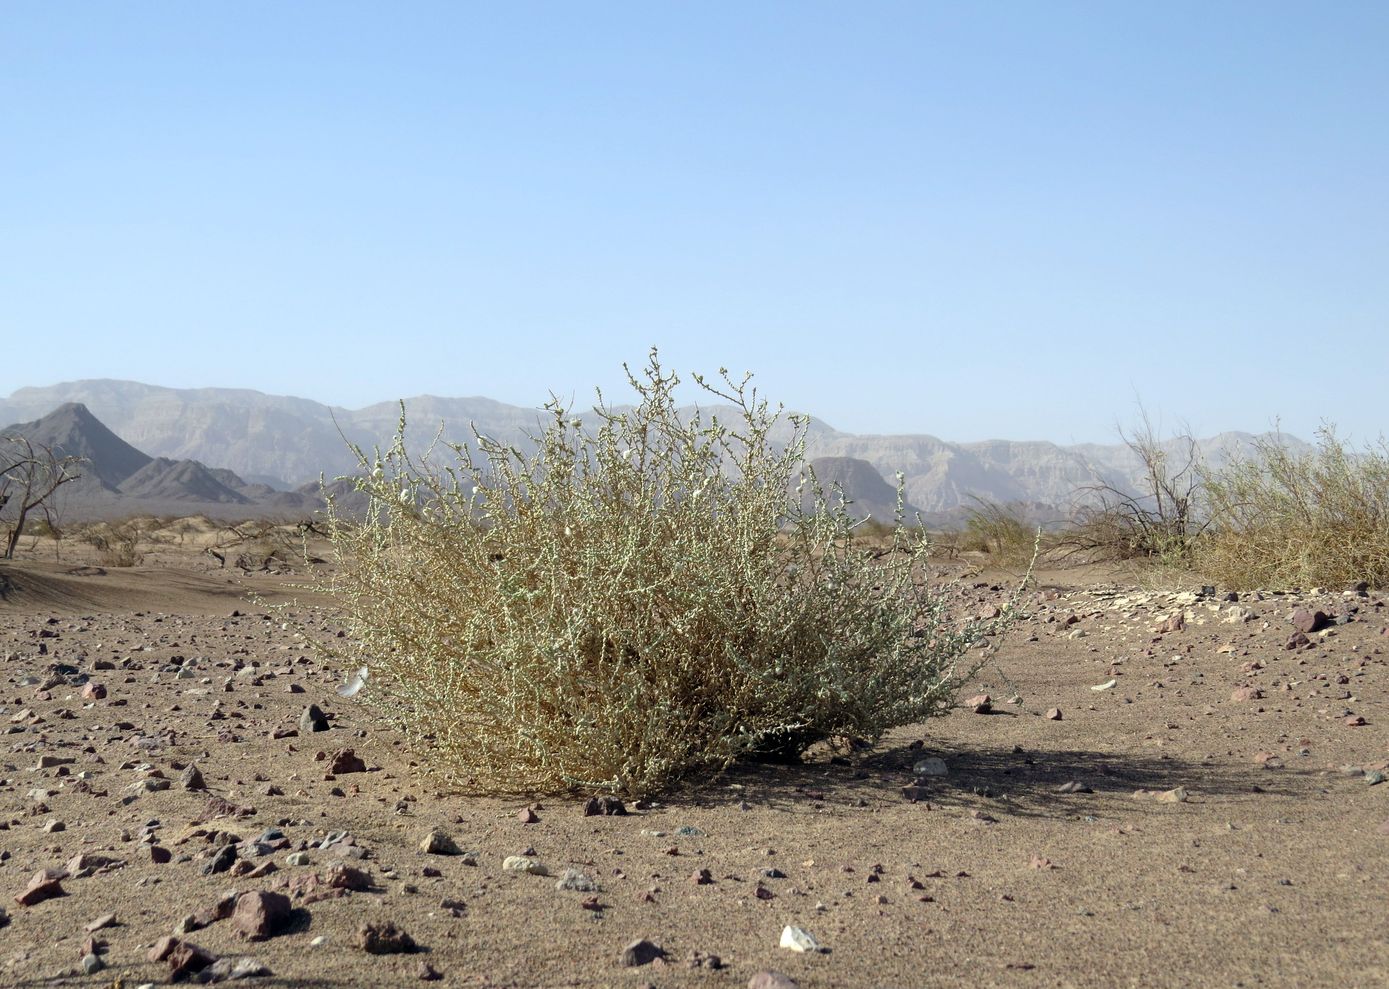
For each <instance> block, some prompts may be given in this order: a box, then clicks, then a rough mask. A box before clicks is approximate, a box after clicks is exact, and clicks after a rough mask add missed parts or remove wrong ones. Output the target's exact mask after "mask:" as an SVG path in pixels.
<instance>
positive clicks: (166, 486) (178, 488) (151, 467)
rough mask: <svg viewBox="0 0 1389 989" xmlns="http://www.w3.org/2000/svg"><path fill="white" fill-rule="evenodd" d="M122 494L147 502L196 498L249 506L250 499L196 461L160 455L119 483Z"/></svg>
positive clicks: (193, 499) (217, 502) (213, 502)
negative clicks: (173, 458) (171, 458)
mask: <svg viewBox="0 0 1389 989" xmlns="http://www.w3.org/2000/svg"><path fill="white" fill-rule="evenodd" d="M120 490H121V494H123V495H126V496H128V497H131V498H139V499H142V500H145V499H147V500H150V501H199V502H210V503H212V504H217V505H249V504H250V503H251V499H249V498H247V497H246V496H245V495H243V494H241V493H240V492H238V491H234V490H232V489H231V488H230V487H228V486H227V485H225V484H223V483H222V482H221V481H219V480H217V478H215V477H213V476H212V472H211V471H209V470H208V469H207V468H206V467H204V466H203V465H202V464H200V463H198V462H197V461H196V460H170V459H168V458H167V457H159V458H157V459H155V460H151V461H150V462H149V463H148V464H146V465H145V466H144V467H142V468H141V469H140V470H138V471H136V472H135V473H134V474H132V475H130V477H128V478H126V479H125V480H124V481H123V482H121V486H120Z"/></svg>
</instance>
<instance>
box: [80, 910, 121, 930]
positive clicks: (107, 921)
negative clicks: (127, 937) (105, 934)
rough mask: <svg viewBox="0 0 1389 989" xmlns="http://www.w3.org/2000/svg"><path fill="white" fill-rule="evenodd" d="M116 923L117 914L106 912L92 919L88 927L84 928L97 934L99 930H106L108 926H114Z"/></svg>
mask: <svg viewBox="0 0 1389 989" xmlns="http://www.w3.org/2000/svg"><path fill="white" fill-rule="evenodd" d="M115 925H116V915H115V914H113V913H104V914H102V915H101V916H100V917H98V918H97V919H96V920H93V921H91V922H90V923H89V924H87V926H86V927H84V928H82V929H83V930H84V931H86V932H87V933H88V934H95V933H96V932H97V931H101V930H105V929H106V928H108V927H114V926H115Z"/></svg>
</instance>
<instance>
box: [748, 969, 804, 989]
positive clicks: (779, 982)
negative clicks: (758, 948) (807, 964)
mask: <svg viewBox="0 0 1389 989" xmlns="http://www.w3.org/2000/svg"><path fill="white" fill-rule="evenodd" d="M748 989H801V984H800V983H799V982H797V981H796V980H795V979H793V978H791V976H789V975H785V974H783V973H781V972H758V973H757V974H756V975H754V976H753V977H752V978H750V979H748Z"/></svg>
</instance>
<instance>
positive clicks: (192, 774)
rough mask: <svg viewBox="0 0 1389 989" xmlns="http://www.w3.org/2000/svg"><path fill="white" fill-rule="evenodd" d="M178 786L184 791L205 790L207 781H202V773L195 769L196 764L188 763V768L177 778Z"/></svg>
mask: <svg viewBox="0 0 1389 989" xmlns="http://www.w3.org/2000/svg"><path fill="white" fill-rule="evenodd" d="M178 785H179V786H181V787H183V788H184V789H185V790H206V789H207V781H206V780H204V779H203V772H202V770H201V769H199V768H198V767H197V764H196V763H192V762H190V763H189V764H188V767H187V768H186V769H184V771H183V773H182V774H181V775H180V776H179V778H178Z"/></svg>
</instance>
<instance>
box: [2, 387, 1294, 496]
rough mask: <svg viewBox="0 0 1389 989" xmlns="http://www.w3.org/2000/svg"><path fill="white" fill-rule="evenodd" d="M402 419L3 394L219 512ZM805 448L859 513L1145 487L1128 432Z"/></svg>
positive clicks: (821, 441)
mask: <svg viewBox="0 0 1389 989" xmlns="http://www.w3.org/2000/svg"><path fill="white" fill-rule="evenodd" d="M405 404H406V410H407V414H408V420H409V430H408V432H407V440H408V443H409V445H410V446H411V447H412V448H413V449H423V447H424V446H425V445H427V444H428V442H429V441H430V440H432V439H433V438H434V437H435V435H436V434H439V433H440V431H441V429H442V436H443V438H444V439H446V440H453V441H457V442H466V441H468V440H469V439H471V437H472V432H471V427H474V426H475V427H476V428H477V429H478V430H479V431H481V432H482V433H484V434H485V435H488V436H491V437H493V438H494V439H497V440H500V441H503V442H506V443H511V444H515V445H518V446H522V447H525V446H527V445H528V444H527V435H528V434H529V433H535V432H537V431H539V429H540V428H542V427H543V421H542V413H541V412H539V411H538V410H536V409H526V408H521V407H518V406H513V405H506V404H503V403H501V402H496V401H493V400H491V399H487V398H440V397H437V396H432V395H423V396H418V397H416V398H412V399H407V400H406V403H405ZM718 411H722V412H724V413H725V414H726V413H727V412H728V411H729V410H726V409H725V410H718ZM399 417H400V406H399V404H398V403H395V402H383V403H380V404H377V405H371V406H367V407H366V408H364V409H356V410H352V409H343V408H336V407H332V406H327V405H323V404H321V403H318V402H314V401H311V400H309V399H304V398H293V397H286V396H275V395H265V394H262V393H261V392H256V391H250V390H245V389H226V388H197V389H178V388H163V387H158V386H155V385H146V384H140V383H138V382H133V381H113V380H108V379H97V380H90V381H74V382H67V383H64V384H58V385H52V386H48V387H42V388H21V389H20V390H18V391H16V392H15V393H14V394H13V395H11V396H10V397H9V398H6V399H0V423H4V422H12V423H25V424H26V425H28V426H30V427H32V426H34V425H35V424H37V423H39V422H42V423H43V425H44V429H45V430H46V432H45V433H44V435H45V436H49V437H51V438H59V437H67V440H66V441H65V442H71V443H73V444H75V445H74V446H73V447H72V448H71V449H72V452H74V453H77V454H78V455H82V456H88V454H87V453H82V452H81V450H82V449H83V447H82V444H88V445H90V446H91V451H92V452H94V453H99V454H100V455H101V457H100V462H101V471H102V472H103V473H101V474H98V475H97V477H96V480H99V481H100V484H101V485H103V486H104V488H103V490H105V491H106V493H107V494H108V495H112V496H117V497H121V498H124V499H127V500H129V501H131V502H139V501H142V500H143V501H151V502H154V501H158V502H164V503H170V504H193V503H198V504H204V505H212V506H223V514H229V513H233V514H234V512H229V511H228V510H232V509H234V508H237V507H240V508H241V509H243V510H244V509H248V508H253V509H255V510H256V511H257V513H259V514H265V513H267V512H269V511H271V510H278V511H282V512H287V513H288V512H295V511H311V510H312V509H313V507H314V506H315V503H316V502H317V499H316V498H315V497H314V494H313V492H316V490H317V481H318V478H319V477H320V476H321V475H326V476H327V477H328V478H329V479H330V480H331V479H332V478H334V477H336V476H338V475H342V474H349V473H351V472H353V471H354V470H355V469H356V467H357V463H356V459H355V456H354V455H353V453H352V452H351V450H350V448H349V446H348V444H349V443H353V444H357V445H359V446H361V447H363V448H364V449H367V450H370V449H371V448H372V447H373V446H377V445H379V446H383V447H384V446H386V445H388V444H389V443H390V441H391V438H392V437H393V436H394V433H395V428H396V423H397V421H398V420H399ZM7 431H14V427H12V429H11V430H7ZM19 431H24V430H22V429H20V430H19ZM788 436H789V426H783V427H782V429H781V432H780V434H779V435H778V436H774V437H773V438H774V439H780V440H783V441H784V440H785V439H786V438H787V437H788ZM1256 439H1258V437H1256V436H1254V435H1251V434H1249V433H1222V434H1220V435H1217V436H1214V437H1211V438H1209V439H1204V440H1201V441H1200V444H1199V446H1200V449H1201V451H1202V453H1203V455H1204V456H1206V457H1207V458H1208V459H1210V460H1212V461H1213V462H1217V463H1218V462H1220V461H1221V460H1223V459H1225V458H1226V457H1228V456H1229V455H1230V454H1231V453H1243V452H1248V451H1249V450H1250V449H1252V446H1253V444H1254V442H1255V441H1256ZM1285 439H1286V438H1285ZM45 442H48V441H45ZM1289 442H1291V443H1293V444H1294V445H1295V446H1297V447H1300V448H1305V446H1306V445H1305V444H1302V443H1301V442H1300V441H1296V440H1292V441H1289ZM49 445H54V446H62V445H63V444H62V443H54V442H50V443H49ZM64 448H65V449H67V447H64ZM142 451H143V452H142ZM806 453H807V456H808V457H809V458H811V459H812V462H814V463H815V465H816V469H817V473H818V474H819V475H820V476H821V478H822V480H824V479H833V480H837V481H839V482H840V483H841V484H842V485H843V487H844V490H845V491H846V493H847V494H848V495H849V497H850V498H851V499H854V500H855V501H856V502H858V504H859V509H860V511H871V512H872V514H873V515H874V516H875V517H879V518H884V517H890V516H891V512H892V508H893V504H894V502H895V492H894V491H893V489H892V487H891V485H892V482H893V481H894V480H895V476H896V473H897V472H898V471H901V472H902V474H903V475H904V478H905V486H906V496H907V500H908V502H909V505H910V509H911V510H920V511H921V512H923V513H924V514H925V515H926V517H927V518H928V519H930V520H933V521H948V520H949V519H951V518H958V517H959V515H960V514H961V512H962V510H963V508H965V507H968V506H969V505H971V504H973V503H974V502H973V499H974V498H983V499H987V500H989V501H995V502H999V503H1014V504H1019V505H1025V506H1028V513H1029V514H1030V515H1032V516H1034V517H1036V518H1044V517H1045V516H1047V515H1048V514H1055V515H1060V514H1065V513H1067V512H1068V511H1069V508H1070V506H1072V505H1073V504H1074V502H1075V500H1076V498H1077V497H1078V495H1079V494H1080V493H1081V492H1083V491H1084V490H1085V489H1086V488H1087V487H1090V486H1093V485H1095V484H1097V483H1099V484H1107V485H1112V486H1114V487H1117V488H1120V489H1123V490H1138V489H1139V488H1140V486H1141V477H1142V464H1141V462H1140V461H1139V460H1138V458H1137V457H1136V456H1135V455H1134V453H1133V451H1131V450H1130V449H1129V448H1128V447H1127V446H1125V445H1123V444H1114V445H1101V444H1084V445H1076V446H1061V445H1058V444H1055V443H1049V442H1045V441H1032V442H1013V441H1005V440H990V441H985V442H980V443H950V442H947V441H945V440H941V439H937V438H936V437H934V436H928V435H910V436H868V435H854V434H850V433H842V432H839V431H838V430H836V429H833V428H832V427H830V426H829V425H827V424H826V423H824V422H822V421H820V420H817V419H813V418H812V419H811V421H810V426H809V430H808V434H807V442H806ZM821 458H823V459H821ZM92 459H93V462H94V463H96V461H97V459H98V458H92ZM855 462H857V463H855ZM209 465H211V466H209ZM864 465H867V466H869V467H870V468H871V469H870V470H868V471H865V470H864ZM92 483H93V482H86V490H85V492H84V493H85V495H86V496H87V497H89V498H95V499H96V500H99V498H97V497H96V492H95V491H94V489H92V487H91V484H92Z"/></svg>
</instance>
